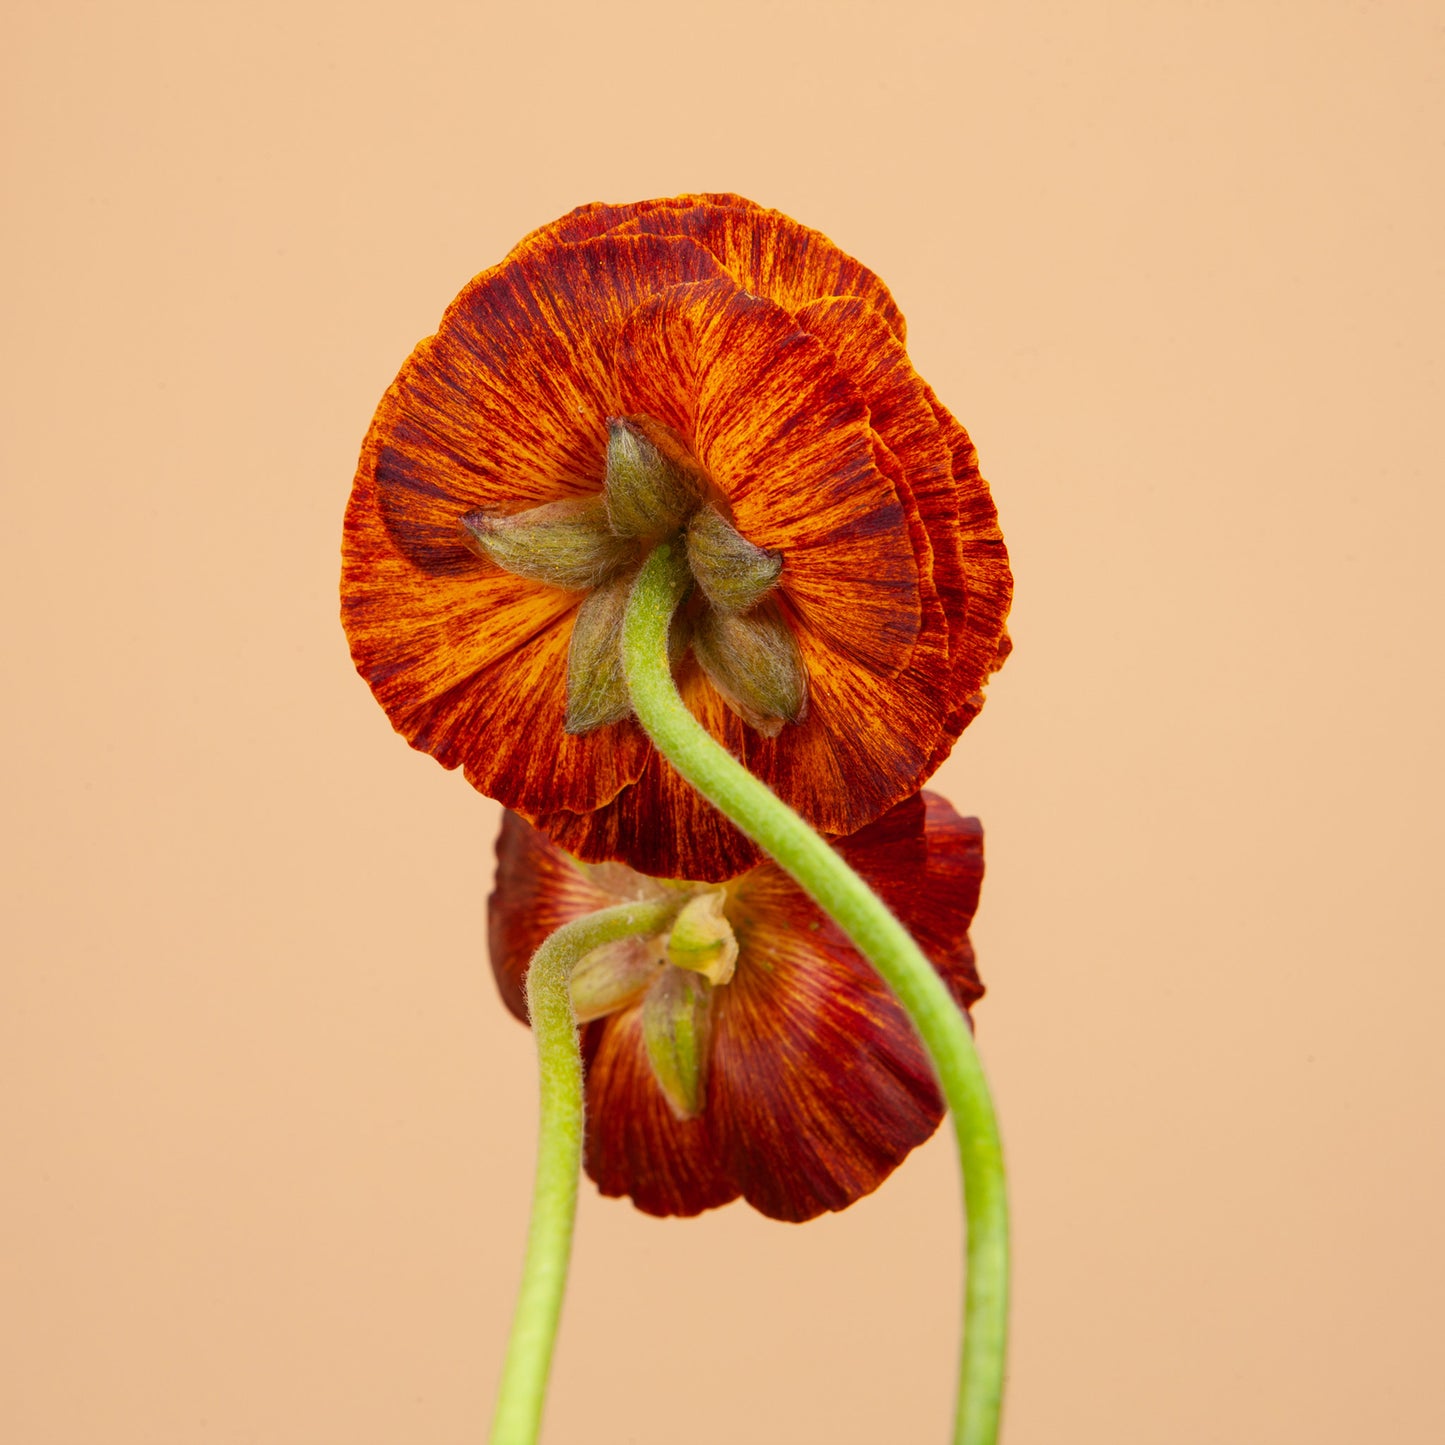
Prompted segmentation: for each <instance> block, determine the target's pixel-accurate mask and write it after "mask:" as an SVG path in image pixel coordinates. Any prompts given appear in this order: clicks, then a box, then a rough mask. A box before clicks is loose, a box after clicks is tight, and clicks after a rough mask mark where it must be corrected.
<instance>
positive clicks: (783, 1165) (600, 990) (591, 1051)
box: [490, 793, 983, 1220]
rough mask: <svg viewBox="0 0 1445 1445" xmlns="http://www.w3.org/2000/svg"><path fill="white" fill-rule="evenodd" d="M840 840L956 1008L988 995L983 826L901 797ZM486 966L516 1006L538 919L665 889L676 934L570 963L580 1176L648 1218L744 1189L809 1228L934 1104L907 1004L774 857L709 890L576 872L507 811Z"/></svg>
mask: <svg viewBox="0 0 1445 1445" xmlns="http://www.w3.org/2000/svg"><path fill="white" fill-rule="evenodd" d="M836 846H837V847H838V848H839V850H840V851H841V852H842V853H843V855H844V856H845V857H846V858H847V860H848V862H849V863H850V864H851V865H852V866H853V867H854V868H855V869H857V870H858V872H859V873H861V874H862V875H863V877H864V878H865V879H867V881H868V882H869V883H870V884H871V885H872V886H873V888H874V889H876V890H877V892H878V893H879V894H880V895H881V896H882V897H883V898H884V900H885V901H886V902H887V903H888V904H889V905H890V907H892V909H893V911H894V912H895V913H896V914H897V915H898V917H899V918H900V919H901V920H902V922H903V923H904V924H905V925H906V926H907V927H908V928H909V929H910V930H911V931H912V933H913V935H914V937H915V938H917V940H918V942H919V945H920V946H921V947H922V948H923V950H924V952H925V953H926V954H927V955H928V957H929V958H930V959H931V960H932V961H933V963H934V966H935V967H936V968H937V969H938V971H939V973H940V974H941V975H942V977H943V979H944V980H945V982H946V983H947V984H948V986H949V988H950V990H951V991H952V993H953V995H954V997H955V998H956V999H957V1000H958V1003H959V1006H960V1007H962V1008H965V1009H966V1008H967V1007H968V1006H969V1005H971V1004H972V1003H974V1002H975V1001H976V1000H977V999H978V998H979V997H980V996H981V995H982V993H983V986H982V984H981V983H980V982H979V979H978V974H977V973H976V972H975V971H974V966H973V949H972V947H971V946H970V943H969V938H968V928H969V924H970V922H971V921H972V919H973V913H974V909H975V907H976V906H977V904H978V891H979V883H980V880H981V879H982V877H983V833H982V830H981V828H980V827H979V823H978V820H977V819H976V818H960V817H959V816H958V814H957V813H955V812H954V810H953V809H952V807H950V806H949V804H948V803H946V802H945V801H944V800H943V799H942V798H940V797H938V796H936V795H935V794H932V793H923V794H918V795H915V796H914V797H911V798H908V799H906V800H905V801H904V802H902V803H899V804H897V805H896V806H895V807H893V808H891V809H890V810H889V811H888V812H887V813H885V814H884V815H883V816H882V817H881V818H879V819H878V820H877V821H875V822H873V823H871V824H870V825H869V826H868V827H866V828H864V829H863V830H862V831H860V832H858V833H856V834H854V835H853V836H852V837H850V838H845V839H842V840H840V841H839V842H838V843H837V844H836ZM497 856H498V870H497V886H496V891H495V892H494V893H493V894H492V897H491V904H490V921H491V955H492V967H493V969H494V971H495V972H496V976H497V982H498V985H499V986H500V988H501V992H502V997H503V998H504V999H505V1000H506V1002H507V1005H508V1007H510V1008H511V1010H512V1012H513V1013H515V1014H516V1015H517V1016H518V1017H519V1018H523V1019H525V1017H526V1007H525V980H526V973H527V966H528V962H529V960H530V959H531V957H532V954H533V952H534V951H535V949H536V948H537V946H538V945H539V944H540V943H541V942H542V940H543V939H544V938H546V937H547V935H548V934H549V933H551V932H552V930H553V929H556V928H559V927H561V925H562V924H564V923H567V922H568V921H570V920H571V919H574V918H577V917H580V916H581V915H583V914H586V913H590V912H593V911H594V910H596V909H598V908H607V907H610V906H612V905H613V904H615V903H619V902H625V901H628V900H631V899H636V898H647V897H659V896H666V895H668V894H672V895H673V896H675V897H676V898H677V900H678V903H679V913H678V915H677V918H676V921H675V922H674V923H673V925H672V928H671V931H670V932H669V933H667V934H664V935H662V936H660V937H657V938H651V939H630V940H626V941H625V942H623V943H620V944H611V945H608V946H607V947H606V948H604V949H598V950H596V951H595V952H594V953H592V954H589V955H588V956H587V957H586V958H584V959H583V960H582V962H581V963H580V964H579V966H578V968H577V970H576V972H575V973H574V975H573V981H572V998H573V1006H574V1008H575V1010H576V1012H577V1014H578V1017H579V1018H580V1019H581V1020H582V1029H583V1032H582V1049H583V1054H584V1057H585V1059H586V1067H587V1073H586V1091H587V1135H586V1152H585V1158H586V1165H587V1172H588V1173H589V1174H590V1175H591V1176H592V1178H593V1179H594V1180H596V1182H597V1185H598V1187H599V1188H600V1189H601V1191H602V1192H603V1193H604V1194H612V1195H630V1196H631V1198H632V1199H633V1201H634V1202H635V1203H636V1204H637V1206H638V1207H639V1208H640V1209H644V1210H646V1211H647V1212H648V1213H649V1214H697V1213H699V1212H700V1211H702V1210H704V1209H711V1208H713V1207H715V1206H716V1205H719V1204H726V1203H727V1202H728V1201H729V1200H732V1199H736V1198H737V1197H738V1196H739V1195H742V1196H743V1197H744V1198H745V1199H746V1200H747V1201H748V1202H749V1203H750V1204H752V1205H753V1206H755V1207H756V1208H757V1209H759V1210H761V1211H762V1212H763V1213H764V1214H768V1215H771V1216H773V1218H775V1219H789V1220H803V1219H811V1218H813V1216H815V1215H817V1214H821V1213H823V1212H824V1211H825V1210H830V1209H842V1208H844V1207H845V1206H846V1205H848V1204H851V1203H852V1202H853V1201H854V1200H855V1199H857V1198H858V1197H859V1196H860V1195H863V1194H867V1193H868V1192H869V1191H870V1190H873V1189H876V1188H877V1187H878V1185H879V1184H881V1183H882V1182H883V1180H884V1179H886V1178H887V1177H888V1175H889V1174H890V1173H892V1171H893V1170H894V1169H895V1168H896V1167H897V1166H898V1164H899V1163H901V1162H902V1160H903V1158H904V1156H905V1155H906V1154H907V1153H908V1151H909V1150H910V1149H912V1148H913V1147H914V1146H915V1145H917V1144H921V1143H922V1142H923V1141H924V1140H925V1139H927V1138H928V1137H929V1135H931V1134H932V1133H933V1131H934V1129H935V1128H937V1126H938V1122H939V1120H940V1119H941V1118H942V1115H943V1105H942V1101H941V1100H940V1098H939V1095H938V1092H937V1088H936V1086H935V1084H934V1082H933V1076H932V1074H931V1072H930V1070H929V1066H928V1062H927V1059H926V1057H925V1056H924V1053H923V1049H922V1046H921V1045H920V1044H919V1042H918V1039H917V1036H916V1035H915V1034H914V1032H913V1029H912V1026H911V1025H910V1024H909V1022H908V1019H907V1017H906V1016H905V1015H904V1013H903V1010H902V1009H901V1008H900V1007H899V1005H898V1003H897V1002H896V1000H895V999H894V998H893V996H892V995H891V994H890V993H889V991H888V990H887V989H886V988H885V987H884V985H883V983H882V982H881V981H880V979H879V978H878V976H877V975H876V974H875V973H874V972H873V970H872V969H871V968H870V967H869V966H868V964H867V963H865V962H864V961H863V959H862V958H861V957H860V956H859V955H858V953H857V952H856V951H855V950H854V948H853V946H852V945H851V944H850V943H849V942H848V941H847V939H846V938H845V937H844V936H843V934H842V933H841V932H840V931H839V930H838V928H837V926H836V925H835V924H833V923H832V922H830V921H829V920H828V918H826V917H825V916H824V914H823V913H822V912H820V911H819V909H818V908H817V907H816V906H815V905H814V904H813V903H812V902H811V901H810V900H809V899H808V898H807V897H806V896H805V895H804V894H803V893H802V891H801V890H800V889H799V888H798V887H797V885H796V884H794V883H793V882H792V880H791V879H789V878H788V877H787V875H786V874H784V873H783V872H782V871H781V869H779V868H778V867H777V865H776V864H774V863H771V862H766V863H762V864H760V865H758V866H757V867H755V868H753V869H751V870H749V871H748V872H746V873H744V874H742V875H741V876H740V877H737V878H733V879H732V880H730V881H729V882H727V883H725V884H722V885H720V886H709V885H707V884H702V883H683V882H676V881H671V880H658V879H653V878H647V877H644V876H643V875H641V874H639V873H636V872H634V871H633V870H631V869H630V868H627V867H626V866H624V865H623V864H620V863H605V864H587V863H582V862H580V861H578V860H576V859H574V858H572V857H570V856H569V855H567V854H566V853H564V852H562V850H561V849H559V848H558V847H556V845H555V844H553V843H550V842H548V840H547V839H546V838H545V837H543V835H542V834H541V833H539V832H538V831H537V830H536V829H535V828H532V827H531V826H530V825H529V824H527V823H526V822H524V821H523V820H522V819H521V818H519V817H517V816H516V815H515V814H513V813H508V814H507V815H506V817H505V819H504V821H503V824H502V833H501V837H500V839H499V840H498V843H497Z"/></svg>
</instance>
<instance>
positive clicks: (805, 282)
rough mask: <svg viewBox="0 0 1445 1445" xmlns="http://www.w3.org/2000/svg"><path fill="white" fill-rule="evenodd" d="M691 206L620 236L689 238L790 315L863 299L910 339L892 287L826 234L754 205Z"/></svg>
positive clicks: (665, 211) (639, 220)
mask: <svg viewBox="0 0 1445 1445" xmlns="http://www.w3.org/2000/svg"><path fill="white" fill-rule="evenodd" d="M685 199H686V200H687V201H688V202H689V204H687V205H685V206H682V207H678V206H674V205H672V204H670V203H664V204H662V205H658V204H656V203H654V204H652V205H650V206H649V207H648V208H647V209H646V210H644V211H641V212H639V214H637V215H636V216H634V217H632V218H630V219H629V220H626V221H623V222H620V223H619V224H617V225H616V227H615V228H614V232H613V233H614V234H616V235H642V234H648V233H651V234H653V235H661V236H687V237H688V238H689V239H691V240H694V241H696V242H697V243H698V244H699V245H701V246H704V247H706V248H707V250H709V251H710V252H711V253H712V254H713V255H714V256H716V257H717V259H718V261H719V262H720V263H721V264H722V267H723V269H724V270H725V271H726V272H727V273H728V275H730V276H732V277H733V278H734V279H735V280H736V281H737V282H738V284H739V285H740V286H741V287H742V288H743V290H744V291H748V292H751V293H752V294H753V295H754V296H765V297H767V299H768V300H770V301H775V302H777V304H778V305H779V306H781V307H782V308H783V309H784V310H785V311H791V312H797V311H800V310H801V309H802V308H803V307H804V306H806V305H807V304H808V303H809V302H810V301H816V300H817V299H818V298H819V297H820V296H857V297H859V298H860V299H861V300H863V301H866V302H867V303H868V305H869V306H871V307H872V308H873V310H874V311H876V312H877V313H878V314H879V315H880V316H881V317H882V318H883V320H884V321H885V322H887V324H888V328H889V330H890V331H892V332H893V334H894V335H895V336H896V337H897V338H898V340H899V341H900V342H901V341H904V340H905V339H906V335H907V328H906V326H905V325H904V321H903V313H902V312H901V311H900V310H899V309H898V303H897V302H896V301H894V299H893V296H892V294H891V293H890V292H889V290H888V288H887V287H886V286H885V285H884V284H883V282H882V281H881V280H880V279H879V278H878V277H877V276H875V275H874V274H873V272H872V271H870V270H869V269H868V268H867V267H866V266H865V265H863V263H862V262H861V261H855V260H854V259H853V257H852V256H850V255H848V253H847V252H846V251H842V250H840V249H839V248H838V247H837V246H835V245H834V244H833V242H832V241H830V240H829V239H828V238H827V237H826V236H825V235H824V234H823V233H822V232H821V231H815V230H813V229H812V228H811V227H808V226H803V225H800V224H799V223H798V222H797V221H795V220H793V219H792V217H791V216H785V215H784V214H783V213H782V212H781V211H769V210H764V209H763V208H762V207H760V206H754V205H752V204H751V203H747V204H745V205H736V204H717V205H714V204H708V203H707V202H706V200H705V198H702V197H687V198H685ZM699 202H702V203H701V204H699Z"/></svg>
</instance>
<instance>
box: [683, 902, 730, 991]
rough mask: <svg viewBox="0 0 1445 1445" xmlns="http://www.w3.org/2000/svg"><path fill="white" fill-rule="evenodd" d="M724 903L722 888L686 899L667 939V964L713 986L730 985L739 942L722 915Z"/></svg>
mask: <svg viewBox="0 0 1445 1445" xmlns="http://www.w3.org/2000/svg"><path fill="white" fill-rule="evenodd" d="M724 901H725V895H724V893H723V891H722V889H721V888H713V889H710V890H709V891H708V892H706V893H699V894H697V895H696V896H695V897H693V898H690V899H688V901H687V903H686V904H685V905H684V907H683V909H682V912H680V913H679V914H678V915H677V919H676V920H675V922H674V923H673V925H672V932H671V933H669V934H668V936H667V949H666V955H667V961H668V962H669V963H670V964H672V966H673V967H674V968H685V969H687V970H688V971H689V972H690V973H697V974H701V975H702V976H703V978H705V979H707V981H708V982H709V983H712V984H723V983H727V982H729V981H730V980H731V978H732V976H733V970H734V968H735V967H736V966H737V961H738V941H737V937H736V935H735V934H734V933H733V930H732V925H731V924H730V923H729V922H728V920H727V917H726V915H725V914H724V913H723V904H724Z"/></svg>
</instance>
